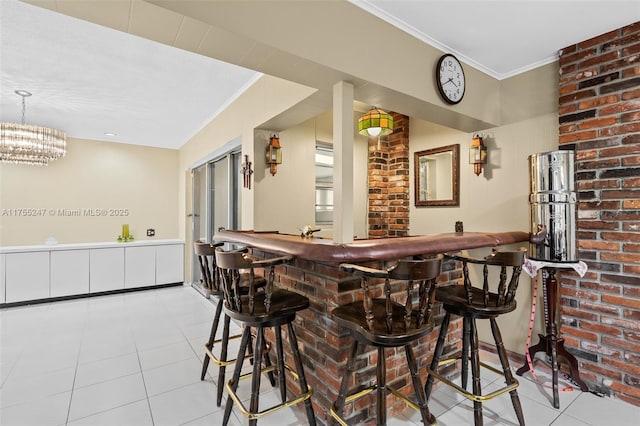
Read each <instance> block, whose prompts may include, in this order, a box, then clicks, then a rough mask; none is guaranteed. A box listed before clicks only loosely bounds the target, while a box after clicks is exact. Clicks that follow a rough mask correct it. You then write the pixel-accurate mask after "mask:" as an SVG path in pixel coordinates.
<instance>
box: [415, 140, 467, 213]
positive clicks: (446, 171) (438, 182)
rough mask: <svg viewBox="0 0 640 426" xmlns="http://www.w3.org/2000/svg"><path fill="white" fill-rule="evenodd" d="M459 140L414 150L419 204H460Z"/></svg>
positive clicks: (417, 200)
mask: <svg viewBox="0 0 640 426" xmlns="http://www.w3.org/2000/svg"><path fill="white" fill-rule="evenodd" d="M459 166H460V144H456V145H447V146H441V147H438V148H433V149H427V150H424V151H418V152H416V153H415V154H414V164H413V172H414V190H415V205H416V207H431V206H434V207H439V206H459V205H460V172H459V170H460V167H459Z"/></svg>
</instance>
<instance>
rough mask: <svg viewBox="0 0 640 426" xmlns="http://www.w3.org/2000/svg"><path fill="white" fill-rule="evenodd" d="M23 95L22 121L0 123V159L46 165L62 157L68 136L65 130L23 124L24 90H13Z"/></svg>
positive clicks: (7, 161) (27, 93)
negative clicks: (18, 122)
mask: <svg viewBox="0 0 640 426" xmlns="http://www.w3.org/2000/svg"><path fill="white" fill-rule="evenodd" d="M15 93H16V94H17V95H18V96H21V97H22V122H21V123H20V124H17V123H0V161H3V162H6V163H15V164H31V165H37V166H46V165H47V164H48V163H49V161H53V160H56V159H58V158H60V157H64V155H65V154H66V151H67V136H66V134H65V133H64V132H62V131H60V130H57V129H50V128H48V127H40V126H28V125H26V124H24V113H25V98H27V97H29V96H31V93H29V92H27V91H26V90H16V91H15Z"/></svg>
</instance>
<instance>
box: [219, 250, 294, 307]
mask: <svg viewBox="0 0 640 426" xmlns="http://www.w3.org/2000/svg"><path fill="white" fill-rule="evenodd" d="M215 256H216V264H217V265H218V268H219V270H220V278H221V280H220V283H221V290H222V293H223V297H224V302H225V307H226V308H227V309H231V310H232V311H236V312H238V313H247V314H249V315H253V313H254V310H255V301H256V294H257V290H258V288H257V287H258V283H257V280H256V275H255V270H256V269H263V270H264V271H265V275H266V276H265V278H266V281H267V282H266V286H265V289H264V292H265V297H264V298H263V299H262V300H263V302H262V303H264V308H265V312H267V313H268V312H269V309H270V307H271V294H272V292H273V280H274V276H275V273H274V268H275V266H276V265H279V264H282V263H285V262H288V261H289V260H291V256H283V257H277V258H271V259H264V260H255V259H254V258H253V257H252V256H251V255H249V254H247V253H243V252H241V251H227V252H225V251H223V250H222V249H221V248H217V249H216V251H215ZM263 282H264V281H263ZM241 287H245V288H244V289H241ZM243 295H245V297H246V298H248V301H247V302H248V303H246V306H245V304H243V299H242V297H243ZM246 309H248V312H243V311H245V310H246Z"/></svg>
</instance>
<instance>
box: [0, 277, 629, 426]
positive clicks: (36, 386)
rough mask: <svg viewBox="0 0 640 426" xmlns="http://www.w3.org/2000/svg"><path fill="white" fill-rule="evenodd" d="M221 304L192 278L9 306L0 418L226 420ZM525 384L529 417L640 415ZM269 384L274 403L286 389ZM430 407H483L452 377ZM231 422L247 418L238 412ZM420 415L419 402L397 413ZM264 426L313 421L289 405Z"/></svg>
mask: <svg viewBox="0 0 640 426" xmlns="http://www.w3.org/2000/svg"><path fill="white" fill-rule="evenodd" d="M213 312H214V305H213V303H211V301H209V300H207V299H205V298H203V297H202V296H201V295H200V294H199V293H198V292H197V291H195V290H194V289H192V288H191V287H187V286H184V287H172V288H164V289H158V290H151V291H144V292H137V293H127V294H121V295H110V296H102V297H93V298H87V299H78V300H71V301H64V302H54V303H46V304H40V305H32V306H25V307H16V308H5V309H2V310H0V327H1V329H0V330H1V331H0V333H1V334H0V346H1V352H0V380H1V388H0V425H2V426H48V425H50V426H59V425H69V426H80V425H91V426H98V425H106V426H113V425H123V426H143V425H158V426H160V425H190V426H194V425H219V424H220V422H221V417H222V413H221V411H220V409H219V408H217V407H216V405H215V383H214V379H213V378H212V377H211V376H208V377H207V380H205V381H204V382H201V381H200V379H199V378H200V366H201V364H200V362H201V356H202V345H203V343H204V341H205V340H206V338H207V336H208V334H209V327H210V324H211V319H212V316H213ZM485 357H488V358H489V361H491V360H490V358H491V354H485ZM210 371H213V372H215V371H216V370H215V369H214V368H210ZM542 379H544V377H543V378H542ZM547 379H548V378H547ZM520 382H521V385H520V388H519V393H520V398H521V401H522V405H523V409H524V414H525V418H526V419H527V425H529V426H535V425H554V426H588V425H591V426H609V425H617V426H626V425H632V424H634V425H637V424H639V423H638V419H640V408H638V407H635V406H632V405H629V404H625V403H622V402H620V401H617V400H614V399H611V398H600V397H598V396H595V395H593V394H590V393H581V392H580V391H577V390H574V391H572V392H562V393H561V395H560V397H561V403H560V405H561V409H560V410H556V409H554V408H552V406H551V404H550V402H549V400H548V397H547V396H546V395H545V393H543V392H541V389H540V388H539V387H538V386H537V385H536V384H535V383H533V382H532V381H530V380H527V379H523V380H521V381H520ZM263 383H267V385H266V386H265V389H264V390H265V393H263V395H264V396H263V399H261V401H265V402H267V400H268V399H270V398H275V393H274V392H273V390H272V388H270V387H269V386H268V382H267V381H266V380H265V381H263ZM493 386H495V384H492V383H491V381H490V380H489V381H487V388H491V387H493ZM543 390H544V391H546V392H547V393H548V389H543ZM267 403H268V402H267ZM223 405H224V402H223ZM430 408H431V410H432V412H433V413H434V414H435V415H436V417H437V419H438V424H439V425H444V426H454V425H468V424H471V423H472V419H473V414H472V405H471V404H470V403H469V402H467V401H466V400H463V398H461V397H459V396H458V395H457V394H454V393H452V392H451V391H449V390H447V389H445V387H443V386H440V387H439V388H438V389H437V390H436V391H435V392H434V394H433V395H432V399H431V401H430ZM484 414H485V425H515V424H516V418H515V415H514V413H513V409H512V407H511V405H510V399H509V398H508V397H504V398H502V397H501V398H496V399H494V400H492V401H490V402H488V403H486V404H485V412H484ZM230 423H231V424H232V425H234V426H238V425H244V424H246V421H245V420H244V419H243V418H242V417H241V415H240V414H239V413H238V412H237V410H234V413H233V415H232V419H231V422H230ZM418 423H419V416H417V415H416V413H415V412H414V411H412V410H411V409H407V410H406V411H404V412H403V413H402V414H400V415H398V416H396V417H394V418H393V419H390V420H389V422H388V424H389V425H390V426H392V425H393V426H395V425H415V424H418ZM259 424H260V425H261V426H268V425H278V426H288V425H291V426H293V425H300V424H305V421H304V415H303V414H302V410H298V409H290V410H284V411H282V412H280V413H279V414H277V415H274V416H271V417H266V418H265V419H264V420H262V421H260V422H259Z"/></svg>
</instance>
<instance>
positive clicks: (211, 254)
mask: <svg viewBox="0 0 640 426" xmlns="http://www.w3.org/2000/svg"><path fill="white" fill-rule="evenodd" d="M222 245H224V243H222V242H218V243H203V242H200V241H196V242H194V244H193V251H194V253H195V255H196V257H197V259H198V264H199V265H200V272H201V275H202V287H203V289H204V290H206V291H207V292H209V294H210V296H212V297H213V298H215V299H217V303H216V312H215V314H214V315H213V324H212V325H211V332H210V333H209V340H208V341H207V343H205V345H204V350H205V355H204V359H203V361H202V373H201V374H200V380H204V377H205V375H206V374H207V368H208V367H209V360H211V361H212V362H213V363H214V364H215V365H217V366H218V386H217V397H216V403H217V405H218V407H219V406H220V404H221V403H222V390H223V389H224V378H225V370H226V367H227V366H228V365H231V364H233V363H235V361H236V360H235V359H230V360H229V359H227V348H228V346H229V340H231V339H239V338H240V337H241V336H242V335H241V334H237V335H234V336H229V333H230V331H229V328H230V325H231V318H230V317H229V316H228V315H227V314H225V315H224V319H223V321H224V322H223V326H222V338H221V339H216V335H217V332H218V326H219V325H220V318H221V316H222V305H223V298H224V297H223V292H222V288H221V286H220V271H219V270H218V268H217V266H216V259H215V249H216V247H221V246H222ZM241 251H243V252H244V251H246V249H243V250H241ZM241 278H242V282H241V284H240V285H241V286H243V288H244V289H245V290H244V291H245V292H248V287H247V284H246V282H248V279H249V278H248V274H246V273H245V274H242V275H241ZM257 285H258V286H259V287H264V285H265V280H264V279H263V278H261V277H258V283H257ZM214 345H220V356H219V357H217V356H216V355H215V354H214V353H213V347H214Z"/></svg>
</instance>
